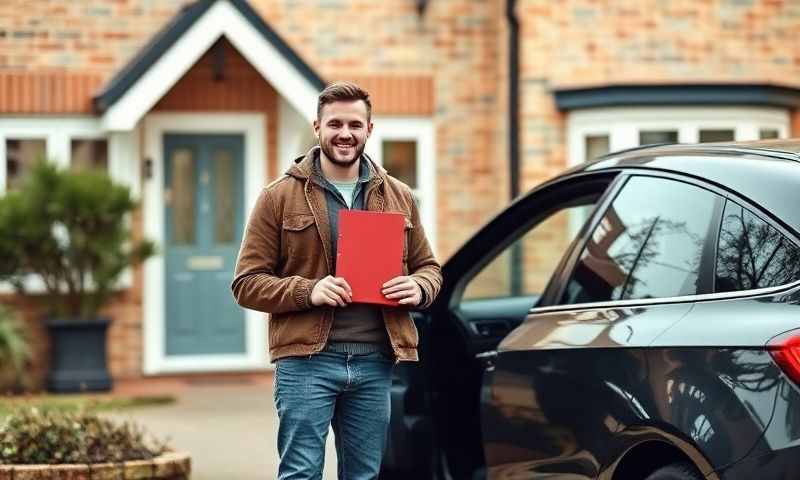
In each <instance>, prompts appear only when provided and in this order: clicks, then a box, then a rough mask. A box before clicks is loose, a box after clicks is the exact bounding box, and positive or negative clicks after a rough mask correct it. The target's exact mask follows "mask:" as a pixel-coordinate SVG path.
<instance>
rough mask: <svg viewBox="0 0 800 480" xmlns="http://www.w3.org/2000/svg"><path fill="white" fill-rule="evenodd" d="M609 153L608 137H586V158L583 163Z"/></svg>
mask: <svg viewBox="0 0 800 480" xmlns="http://www.w3.org/2000/svg"><path fill="white" fill-rule="evenodd" d="M608 152H609V141H608V135H587V136H586V158H584V161H589V160H593V159H595V158H597V157H600V156H602V155H605V154H607V153H608Z"/></svg>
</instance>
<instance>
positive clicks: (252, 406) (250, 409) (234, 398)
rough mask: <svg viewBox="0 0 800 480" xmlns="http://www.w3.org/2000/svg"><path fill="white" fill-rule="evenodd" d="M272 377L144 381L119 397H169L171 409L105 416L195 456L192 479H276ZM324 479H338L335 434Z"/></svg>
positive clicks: (121, 389)
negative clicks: (131, 424) (173, 398)
mask: <svg viewBox="0 0 800 480" xmlns="http://www.w3.org/2000/svg"><path fill="white" fill-rule="evenodd" d="M271 378H272V377H271V375H269V376H265V377H260V378H259V379H257V380H255V381H253V380H236V379H232V380H222V381H214V380H199V381H185V380H184V381H181V380H174V381H172V383H169V382H168V381H161V383H159V382H158V381H154V382H150V383H147V382H140V383H139V384H135V385H125V384H123V385H120V386H119V387H117V388H115V393H117V394H135V393H148V394H157V393H171V394H174V395H175V396H176V398H177V401H176V402H175V403H174V404H171V405H162V406H153V407H143V408H135V409H127V410H124V411H121V412H115V413H106V414H104V415H106V416H109V417H113V418H115V419H117V420H122V421H126V420H127V421H133V422H136V423H138V424H141V425H142V426H143V427H145V428H146V429H147V431H148V432H151V433H152V434H153V435H154V436H155V437H157V438H160V439H169V440H170V442H169V443H170V445H172V446H173V447H174V448H175V449H176V450H181V451H186V452H189V453H190V454H191V457H192V480H266V479H274V478H276V477H277V471H278V470H277V468H278V467H277V466H278V453H277V431H278V430H277V425H278V417H277V412H276V411H275V403H274V401H273V395H272V381H271ZM323 478H324V479H325V480H333V479H336V454H335V449H334V442H333V432H330V433H329V435H328V442H327V445H326V455H325V466H324V474H323Z"/></svg>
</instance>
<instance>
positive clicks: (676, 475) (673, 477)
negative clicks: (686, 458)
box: [645, 462, 703, 480]
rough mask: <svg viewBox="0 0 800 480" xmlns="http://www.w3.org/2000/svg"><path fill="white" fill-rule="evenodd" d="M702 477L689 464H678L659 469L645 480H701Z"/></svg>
mask: <svg viewBox="0 0 800 480" xmlns="http://www.w3.org/2000/svg"><path fill="white" fill-rule="evenodd" d="M702 478H703V477H702V475H700V474H699V473H697V469H696V468H694V466H693V465H692V464H691V463H689V462H679V463H673V464H670V465H667V466H666V467H661V468H659V469H658V470H656V471H655V472H653V473H651V474H650V475H649V476H648V477H647V478H646V479H645V480H702Z"/></svg>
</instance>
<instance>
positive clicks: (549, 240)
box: [463, 200, 593, 300]
mask: <svg viewBox="0 0 800 480" xmlns="http://www.w3.org/2000/svg"><path fill="white" fill-rule="evenodd" d="M587 201H588V200H587ZM592 208H593V205H580V206H575V207H569V208H564V209H561V210H558V211H557V212H555V213H553V214H552V215H550V216H549V217H547V218H546V219H545V220H544V221H542V222H540V223H538V224H536V226H535V227H533V228H532V229H531V230H528V231H527V232H526V233H525V234H524V235H523V236H522V237H520V238H518V239H517V240H516V241H515V242H514V243H513V244H511V245H510V246H509V247H507V248H506V249H504V250H503V251H502V252H501V253H500V255H498V256H497V257H495V258H494V259H493V260H492V261H491V262H490V263H489V264H488V265H486V266H485V267H484V268H483V269H482V270H481V271H480V272H479V273H478V274H477V275H476V276H475V277H473V278H472V280H470V282H469V283H468V284H467V287H466V290H465V291H464V296H463V299H464V300H477V299H486V298H508V297H522V296H535V295H539V294H541V293H542V292H543V291H544V288H545V286H546V285H547V282H548V281H549V280H550V277H551V276H552V274H553V272H554V271H555V269H556V266H557V265H558V262H559V261H560V260H561V257H563V256H564V253H565V252H566V251H567V248H568V247H569V245H570V243H572V241H573V240H574V238H575V236H576V234H577V230H575V229H573V228H571V227H570V220H571V218H572V217H574V216H580V217H582V218H586V217H588V216H589V213H590V212H591V209H592Z"/></svg>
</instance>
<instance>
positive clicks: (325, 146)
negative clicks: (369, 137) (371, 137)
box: [319, 140, 367, 167]
mask: <svg viewBox="0 0 800 480" xmlns="http://www.w3.org/2000/svg"><path fill="white" fill-rule="evenodd" d="M366 145H367V142H364V143H361V144H360V145H359V144H356V147H355V148H354V152H353V158H351V159H349V160H339V159H338V158H337V154H336V147H335V146H334V145H333V140H328V141H327V142H322V141H320V142H319V146H320V149H322V153H324V154H325V158H327V159H328V160H330V161H331V163H333V164H334V165H336V166H339V167H349V166H351V165H353V164H354V163H356V161H358V159H359V158H361V154H362V153H364V147H366Z"/></svg>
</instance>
